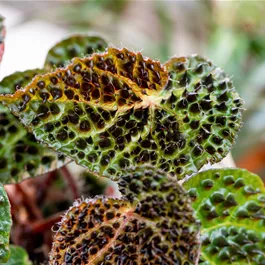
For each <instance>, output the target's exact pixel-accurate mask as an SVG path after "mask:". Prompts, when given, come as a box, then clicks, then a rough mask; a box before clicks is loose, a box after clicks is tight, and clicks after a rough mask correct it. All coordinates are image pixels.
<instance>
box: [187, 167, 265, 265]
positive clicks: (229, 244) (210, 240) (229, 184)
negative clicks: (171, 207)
mask: <svg viewBox="0 0 265 265" xmlns="http://www.w3.org/2000/svg"><path fill="white" fill-rule="evenodd" d="M184 187H185V188H186V189H187V190H188V191H189V194H190V196H191V198H192V200H193V208H194V210H195V212H196V217H197V218H198V219H199V220H200V221H201V225H202V228H201V234H202V254H201V261H200V263H199V264H203V265H222V264H223V265H227V264H234V265H237V264H240V265H241V264H242V265H247V264H250V265H251V264H253V265H254V264H255V265H262V264H265V188H264V184H263V182H262V180H261V179H260V177H259V176H257V175H254V174H252V173H250V172H248V171H246V170H243V169H214V170H208V171H204V172H201V173H198V174H197V175H195V176H193V177H192V178H190V179H189V180H188V181H187V182H186V183H184Z"/></svg>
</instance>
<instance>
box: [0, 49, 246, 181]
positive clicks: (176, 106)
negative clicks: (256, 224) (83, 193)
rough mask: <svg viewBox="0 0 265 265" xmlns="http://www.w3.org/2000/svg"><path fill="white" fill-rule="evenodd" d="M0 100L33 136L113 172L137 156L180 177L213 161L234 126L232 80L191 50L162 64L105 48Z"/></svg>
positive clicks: (237, 117)
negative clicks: (187, 55) (194, 54)
mask: <svg viewBox="0 0 265 265" xmlns="http://www.w3.org/2000/svg"><path fill="white" fill-rule="evenodd" d="M0 100H2V101H3V102H4V104H6V105H7V106H8V107H9V108H10V109H11V110H12V111H13V113H15V115H17V116H19V117H20V119H21V121H22V123H23V124H24V125H25V126H27V127H29V129H30V130H32V131H33V133H34V135H35V136H36V138H37V139H39V140H41V141H44V142H45V143H47V144H48V145H49V146H50V147H52V148H54V149H55V150H57V151H59V152H62V153H64V154H66V155H68V156H69V157H71V158H72V159H73V160H75V161H77V162H78V163H79V164H80V165H83V166H85V167H87V168H88V169H89V170H90V171H93V172H96V173H99V174H101V175H104V176H111V177H113V178H115V177H117V176H119V175H120V169H121V168H126V167H128V166H130V165H137V164H143V163H152V164H153V165H155V166H156V167H158V168H161V169H163V170H166V171H168V172H170V173H171V174H173V175H177V176H178V177H179V178H183V177H184V176H185V175H186V174H190V173H192V172H196V171H197V170H198V169H199V168H201V167H202V166H203V164H205V163H207V162H211V163H214V162H218V161H220V160H221V159H222V158H223V157H224V156H225V155H226V154H227V152H228V151H229V150H230V148H231V146H232V143H233V141H234V139H235V138H236V135H237V132H238V130H239V128H240V126H241V104H242V101H241V99H240V98H239V96H238V94H237V93H236V91H235V89H234V87H233V85H232V82H231V81H230V79H229V78H228V77H227V76H226V75H225V74H224V72H223V71H222V70H221V69H220V68H217V67H215V66H213V65H212V64H211V62H208V61H205V60H203V59H201V58H199V57H198V56H191V57H188V58H184V57H183V58H173V59H171V60H170V61H169V62H168V63H166V65H165V67H164V66H162V65H161V64H160V63H159V62H157V61H152V60H150V59H147V58H143V56H142V55H141V54H140V53H133V52H130V51H128V50H127V49H122V50H118V49H115V48H109V49H108V50H107V52H106V53H103V54H93V55H92V56H91V57H89V58H84V59H79V58H75V59H74V60H73V62H72V64H70V65H68V66H67V67H66V68H65V69H58V70H57V71H55V72H53V73H50V74H47V75H43V76H41V77H37V78H35V79H34V80H33V82H32V83H31V84H30V85H28V86H27V87H25V89H24V90H21V91H17V92H16V93H15V94H14V95H6V96H0Z"/></svg>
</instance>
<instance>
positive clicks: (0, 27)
mask: <svg viewBox="0 0 265 265" xmlns="http://www.w3.org/2000/svg"><path fill="white" fill-rule="evenodd" d="M4 39H5V26H4V18H3V17H2V16H1V15H0V63H1V61H2V57H3V54H4V49H5V45H4Z"/></svg>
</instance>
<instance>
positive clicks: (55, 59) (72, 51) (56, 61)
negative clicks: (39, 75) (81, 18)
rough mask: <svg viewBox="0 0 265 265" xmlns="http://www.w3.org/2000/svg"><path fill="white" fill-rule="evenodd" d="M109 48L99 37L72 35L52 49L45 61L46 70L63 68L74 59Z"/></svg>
mask: <svg viewBox="0 0 265 265" xmlns="http://www.w3.org/2000/svg"><path fill="white" fill-rule="evenodd" d="M107 47H108V44H107V43H106V41H105V40H104V39H102V38H101V37H98V36H87V35H72V36H70V37H69V38H67V39H64V40H62V41H60V42H59V43H57V44H56V45H55V46H54V47H52V48H51V49H50V50H49V52H48V55H47V57H46V60H45V69H47V70H52V69H54V68H57V67H63V66H65V65H66V63H67V62H70V61H71V59H72V58H74V57H84V56H87V55H91V54H92V53H94V52H103V51H104V50H105V49H106V48H107Z"/></svg>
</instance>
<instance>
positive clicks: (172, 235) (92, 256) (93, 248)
mask: <svg viewBox="0 0 265 265" xmlns="http://www.w3.org/2000/svg"><path fill="white" fill-rule="evenodd" d="M118 184H119V188H120V191H121V193H122V195H123V197H122V198H121V199H114V198H104V197H95V198H94V199H87V200H85V201H80V202H76V203H75V205H74V206H73V207H72V208H70V210H69V211H68V212H67V213H66V215H65V216H64V217H63V219H62V222H61V223H60V228H59V229H58V232H57V233H56V235H55V238H54V243H53V246H52V251H51V253H50V264H52V265H55V264H58V265H60V264H76V265H77V264H80V265H81V264H82V265H85V264H86V265H88V264H89V265H90V264H91V265H92V264H93V265H103V264H104V265H110V264H119V265H125V264H127V265H129V264H133V265H136V264H137V265H143V264H149V265H151V264H152V265H157V264H167V265H173V264H174V265H176V264H185V265H188V264H195V263H196V260H197V258H198V254H199V243H198V238H197V236H198V225H197V223H196V220H195V219H194V217H193V210H192V208H191V206H190V201H189V198H188V194H186V193H185V192H184V190H183V189H182V187H181V186H179V184H178V183H177V180H176V179H173V178H171V177H169V176H168V175H167V174H166V173H164V172H162V171H156V170H154V169H153V168H151V167H149V166H145V168H144V167H142V168H136V169H132V170H129V171H127V173H124V175H123V176H122V177H121V178H120V180H119V183H118Z"/></svg>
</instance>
